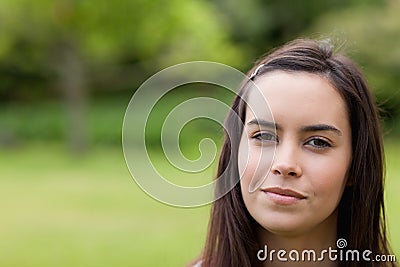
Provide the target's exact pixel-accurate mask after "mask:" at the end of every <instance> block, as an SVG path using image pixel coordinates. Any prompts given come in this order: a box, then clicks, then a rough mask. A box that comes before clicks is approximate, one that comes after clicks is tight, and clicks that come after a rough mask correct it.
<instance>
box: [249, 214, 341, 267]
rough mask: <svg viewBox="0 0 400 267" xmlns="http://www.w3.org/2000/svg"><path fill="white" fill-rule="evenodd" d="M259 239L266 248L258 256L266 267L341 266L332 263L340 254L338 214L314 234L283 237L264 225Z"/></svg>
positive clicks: (328, 219) (315, 230)
mask: <svg viewBox="0 0 400 267" xmlns="http://www.w3.org/2000/svg"><path fill="white" fill-rule="evenodd" d="M258 237H259V243H260V245H261V246H262V248H260V250H259V251H258V254H257V257H258V259H259V260H262V261H263V262H264V265H263V266H265V267H270V266H274V267H289V266H296V267H302V266H307V267H311V266H315V267H316V266H324V267H326V266H328V267H337V266H339V265H338V262H337V261H334V260H332V259H334V256H335V255H337V253H336V251H335V249H336V239H337V213H336V212H334V213H333V214H332V215H331V216H329V217H328V218H327V219H326V220H325V221H324V222H323V223H321V224H320V225H319V226H318V227H316V228H314V229H312V230H310V231H306V232H302V233H296V234H280V233H272V232H270V231H267V230H265V229H264V228H262V227H261V226H260V227H259V229H258ZM271 260H272V261H271Z"/></svg>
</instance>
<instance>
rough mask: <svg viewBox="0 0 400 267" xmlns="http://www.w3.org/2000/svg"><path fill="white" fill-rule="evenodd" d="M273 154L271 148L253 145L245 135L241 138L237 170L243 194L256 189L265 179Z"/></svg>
mask: <svg viewBox="0 0 400 267" xmlns="http://www.w3.org/2000/svg"><path fill="white" fill-rule="evenodd" d="M273 155H274V149H273V148H272V149H271V148H266V147H262V146H260V145H255V144H254V143H253V144H252V143H251V140H248V139H247V137H245V138H242V140H241V142H240V145H239V151H238V170H239V175H240V184H241V188H242V192H243V195H245V194H247V193H249V191H250V192H252V191H254V190H255V189H257V188H258V186H259V185H260V184H261V183H262V182H263V181H264V180H265V179H266V177H267V174H268V172H269V170H270V167H271V162H272V159H273ZM244 197H245V196H244Z"/></svg>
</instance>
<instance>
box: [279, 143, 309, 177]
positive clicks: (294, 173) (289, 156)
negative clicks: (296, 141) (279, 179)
mask: <svg viewBox="0 0 400 267" xmlns="http://www.w3.org/2000/svg"><path fill="white" fill-rule="evenodd" d="M297 154H298V152H297V151H296V149H295V148H294V147H293V146H290V145H286V146H283V145H281V144H280V145H278V146H277V147H276V151H275V157H274V161H273V163H272V166H271V172H272V173H273V174H274V175H277V176H283V177H300V176H302V175H303V170H302V168H301V166H300V165H299V164H298V156H297Z"/></svg>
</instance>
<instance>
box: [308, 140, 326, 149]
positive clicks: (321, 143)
mask: <svg viewBox="0 0 400 267" xmlns="http://www.w3.org/2000/svg"><path fill="white" fill-rule="evenodd" d="M307 144H310V145H311V146H313V147H314V148H319V149H321V148H326V147H331V144H330V143H329V142H327V141H325V140H323V139H320V138H314V139H311V140H310V141H308V142H307Z"/></svg>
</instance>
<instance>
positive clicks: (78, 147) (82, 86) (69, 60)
mask: <svg viewBox="0 0 400 267" xmlns="http://www.w3.org/2000/svg"><path fill="white" fill-rule="evenodd" d="M55 64H56V71H57V73H58V82H59V83H58V86H59V89H60V91H61V93H62V97H63V102H64V104H65V107H66V115H67V136H68V141H69V145H70V148H71V150H72V151H73V152H74V153H82V152H84V151H85V150H86V149H87V125H86V111H87V110H86V109H87V95H88V94H87V93H88V92H87V89H86V77H85V73H84V64H83V61H82V59H81V58H80V56H79V54H78V53H77V51H76V49H75V48H74V46H73V45H72V42H68V41H66V42H63V43H62V44H61V45H60V46H59V47H58V51H57V58H56V62H55Z"/></svg>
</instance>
